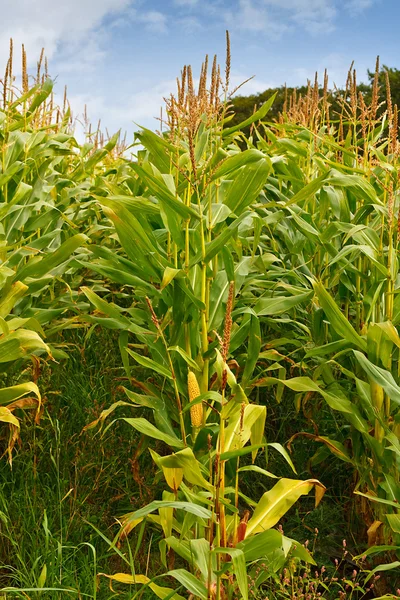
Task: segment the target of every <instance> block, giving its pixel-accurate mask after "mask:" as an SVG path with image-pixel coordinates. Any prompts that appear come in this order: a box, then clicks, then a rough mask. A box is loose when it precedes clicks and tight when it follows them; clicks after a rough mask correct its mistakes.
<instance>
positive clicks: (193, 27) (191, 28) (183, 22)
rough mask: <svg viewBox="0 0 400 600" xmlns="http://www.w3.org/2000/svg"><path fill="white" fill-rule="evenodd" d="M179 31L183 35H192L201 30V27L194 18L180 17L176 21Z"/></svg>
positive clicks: (199, 22) (198, 21)
mask: <svg viewBox="0 0 400 600" xmlns="http://www.w3.org/2000/svg"><path fill="white" fill-rule="evenodd" d="M177 23H178V25H179V28H180V31H182V32H183V33H185V34H187V33H194V32H195V31H199V30H200V29H203V25H202V23H201V21H200V20H199V19H196V18H195V17H182V18H180V19H178V20H177Z"/></svg>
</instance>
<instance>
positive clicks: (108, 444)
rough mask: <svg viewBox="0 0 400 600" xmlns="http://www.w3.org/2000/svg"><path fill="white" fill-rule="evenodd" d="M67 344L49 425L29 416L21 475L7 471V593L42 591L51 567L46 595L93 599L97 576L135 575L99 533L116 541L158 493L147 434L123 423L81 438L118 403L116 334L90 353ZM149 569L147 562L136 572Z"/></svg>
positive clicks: (53, 372) (54, 371)
mask: <svg viewBox="0 0 400 600" xmlns="http://www.w3.org/2000/svg"><path fill="white" fill-rule="evenodd" d="M66 338H67V339H68V343H69V344H70V346H71V348H70V358H69V360H68V361H66V362H64V363H63V364H59V365H55V366H53V365H49V366H48V367H46V368H45V369H44V371H43V373H42V377H41V381H40V383H41V386H42V389H43V393H44V395H45V397H46V402H45V411H44V414H43V417H42V419H41V421H40V424H39V425H34V424H33V423H32V421H31V422H29V417H25V419H24V425H23V430H24V435H23V439H22V442H21V446H20V447H19V448H18V449H17V452H16V453H15V456H14V461H13V465H12V469H10V466H9V465H8V464H7V463H6V462H5V461H4V460H3V461H2V462H1V463H0V479H1V482H2V484H1V487H0V511H1V512H0V517H1V524H0V527H1V529H0V531H1V540H2V543H1V545H0V587H8V586H15V587H23V588H32V587H37V586H38V585H39V583H40V582H42V583H43V577H44V575H42V580H40V574H41V573H43V571H42V569H43V568H45V570H46V571H47V574H46V580H45V583H44V586H45V587H71V588H75V589H79V590H80V592H81V593H82V594H89V595H92V596H93V594H94V592H93V589H94V584H93V578H94V573H95V572H106V573H107V572H115V571H118V570H126V567H125V565H123V563H122V560H121V559H120V558H119V557H118V556H117V554H116V553H115V552H112V551H111V552H110V551H109V550H108V548H107V544H106V543H105V542H104V540H102V539H101V537H100V535H99V534H98V533H96V531H95V529H94V528H93V527H92V525H93V526H94V527H96V528H98V529H99V530H101V532H102V533H104V535H106V536H108V537H110V538H112V537H113V536H114V535H115V533H116V531H117V528H116V526H115V518H116V517H117V516H119V515H121V514H123V513H125V512H127V510H132V509H134V508H137V507H138V506H140V505H141V504H143V502H145V501H147V500H148V499H151V498H152V494H153V493H156V489H153V488H150V485H149V484H153V479H154V477H153V467H152V464H151V462H150V460H146V459H147V454H146V453H145V454H144V456H143V458H142V460H141V464H140V465H139V462H140V461H139V462H138V461H135V460H134V454H135V450H136V448H137V445H138V434H136V433H135V431H134V430H133V429H132V428H131V427H128V426H124V425H125V424H124V423H123V422H117V423H115V424H114V425H113V426H112V427H111V428H110V429H108V431H107V432H106V433H105V434H104V436H101V435H100V433H99V432H97V433H96V434H94V433H93V432H92V431H88V432H82V429H83V427H84V426H85V425H87V424H88V423H89V422H91V421H93V420H94V419H95V418H96V417H97V416H98V415H99V413H100V411H101V409H102V408H105V407H108V406H109V405H110V404H111V401H112V398H113V397H114V396H115V395H117V396H118V391H116V388H117V386H118V385H119V383H120V382H118V381H116V379H117V378H118V375H119V371H118V367H117V364H118V358H119V356H118V348H117V345H116V343H115V340H114V339H113V338H112V337H111V336H110V335H109V334H108V333H107V334H99V335H94V336H93V337H92V338H91V339H90V342H89V344H88V346H87V347H86V348H85V349H84V350H82V351H81V350H79V345H78V344H81V343H82V339H80V338H81V336H80V334H79V333H76V332H75V333H73V334H68V335H67V336H66ZM143 463H144V464H143ZM135 477H136V481H135ZM138 478H140V479H143V481H142V483H141V485H138V482H137V481H138ZM133 538H134V536H133ZM144 541H145V543H148V541H149V540H147V539H146V538H145V540H144ZM145 564H146V556H143V560H139V561H138V563H137V568H140V567H145ZM152 564H153V566H154V563H152ZM102 588H105V590H102ZM107 590H108V588H107V586H106V585H105V584H103V585H102V586H101V587H100V591H99V592H98V596H97V598H100V599H101V598H109V597H110V594H109V591H107ZM41 597H43V598H44V597H46V596H45V595H42V596H41ZM47 597H49V598H58V597H59V598H62V597H65V596H63V593H61V592H60V593H58V592H51V593H49V595H48V596H47ZM71 597H73V595H72V596H71Z"/></svg>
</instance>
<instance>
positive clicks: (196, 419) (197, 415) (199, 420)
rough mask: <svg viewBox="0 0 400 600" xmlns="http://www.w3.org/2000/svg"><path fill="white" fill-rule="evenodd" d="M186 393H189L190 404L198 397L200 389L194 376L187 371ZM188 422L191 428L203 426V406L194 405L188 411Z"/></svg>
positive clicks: (200, 404)
mask: <svg viewBox="0 0 400 600" xmlns="http://www.w3.org/2000/svg"><path fill="white" fill-rule="evenodd" d="M188 392H189V401H190V402H192V401H193V400H195V399H196V398H198V396H200V388H199V384H198V382H197V379H196V375H195V374H194V373H193V372H192V371H189V373H188ZM190 420H191V422H192V427H195V428H196V427H201V426H202V424H203V404H202V403H201V402H200V403H199V404H195V405H194V406H192V407H191V409H190Z"/></svg>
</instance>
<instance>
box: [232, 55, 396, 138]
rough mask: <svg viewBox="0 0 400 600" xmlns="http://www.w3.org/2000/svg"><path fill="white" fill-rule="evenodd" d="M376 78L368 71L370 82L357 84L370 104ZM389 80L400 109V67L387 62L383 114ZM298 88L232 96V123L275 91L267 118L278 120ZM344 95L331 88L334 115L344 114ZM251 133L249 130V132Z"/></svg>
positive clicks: (383, 71) (383, 76)
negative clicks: (342, 99) (285, 102)
mask: <svg viewBox="0 0 400 600" xmlns="http://www.w3.org/2000/svg"><path fill="white" fill-rule="evenodd" d="M374 77H375V72H374V71H369V70H368V82H367V83H359V84H358V85H357V91H358V92H361V93H362V94H363V96H364V99H365V102H366V104H369V103H370V102H371V98H372V89H373V81H374ZM387 80H389V84H390V91H391V97H392V104H393V106H394V105H397V107H398V108H399V109H400V70H399V69H396V68H394V67H387V66H386V65H383V66H382V67H381V68H380V70H379V76H378V84H379V93H380V102H381V105H380V109H379V112H380V113H382V112H383V111H385V110H386V94H387ZM293 91H294V88H287V90H286V91H285V87H284V86H281V87H278V88H270V89H267V90H265V91H264V92H261V93H259V94H252V95H249V96H236V97H234V98H232V102H231V103H232V107H233V111H234V113H235V114H234V117H233V119H232V121H230V123H229V126H231V125H236V124H238V123H241V122H242V121H244V120H245V119H247V118H248V117H249V116H250V115H251V114H252V113H253V111H254V109H255V108H259V107H260V106H261V105H262V104H263V103H264V102H266V101H267V100H268V99H269V98H270V97H271V96H272V95H273V94H274V93H276V98H275V101H274V104H273V105H272V107H271V110H270V111H269V113H268V115H267V117H266V119H267V120H269V121H276V120H278V119H279V115H280V114H281V113H282V112H283V107H284V101H285V94H286V93H287V95H288V97H289V98H290V96H291V94H293ZM297 93H298V94H301V95H304V94H306V93H307V87H306V86H302V87H299V88H297ZM341 95H343V90H342V91H341V90H330V92H329V102H330V104H331V117H332V118H333V119H335V118H337V117H338V115H340V114H341V112H342V110H341V104H340V101H339V98H340V96H341ZM247 133H248V132H247Z"/></svg>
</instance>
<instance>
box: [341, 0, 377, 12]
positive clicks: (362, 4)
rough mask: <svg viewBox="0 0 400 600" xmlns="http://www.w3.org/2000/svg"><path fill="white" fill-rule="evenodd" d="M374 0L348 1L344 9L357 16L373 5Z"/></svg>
mask: <svg viewBox="0 0 400 600" xmlns="http://www.w3.org/2000/svg"><path fill="white" fill-rule="evenodd" d="M374 1H375V0H349V1H348V2H347V3H346V9H347V10H348V11H349V12H350V13H351V14H354V15H358V14H360V13H362V12H364V11H365V10H367V9H368V8H371V6H372V5H373V4H374Z"/></svg>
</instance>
